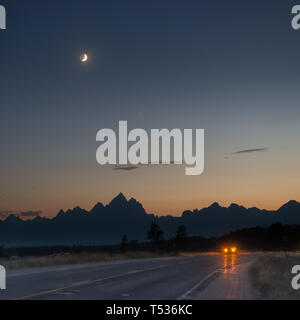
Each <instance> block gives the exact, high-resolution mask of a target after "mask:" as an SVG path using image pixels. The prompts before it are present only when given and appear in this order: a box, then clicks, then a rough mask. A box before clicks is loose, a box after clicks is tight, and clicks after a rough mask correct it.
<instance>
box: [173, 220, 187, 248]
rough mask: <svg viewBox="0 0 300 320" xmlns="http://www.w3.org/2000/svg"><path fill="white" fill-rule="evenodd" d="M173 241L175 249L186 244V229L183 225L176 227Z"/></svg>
mask: <svg viewBox="0 0 300 320" xmlns="http://www.w3.org/2000/svg"><path fill="white" fill-rule="evenodd" d="M175 243H176V248H177V250H183V249H186V245H187V231H186V227H185V226H184V225H181V226H179V227H178V228H177V231H176V236H175Z"/></svg>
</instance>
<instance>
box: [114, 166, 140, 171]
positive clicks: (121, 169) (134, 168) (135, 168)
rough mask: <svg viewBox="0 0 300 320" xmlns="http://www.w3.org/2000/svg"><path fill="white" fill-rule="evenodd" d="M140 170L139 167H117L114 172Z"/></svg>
mask: <svg viewBox="0 0 300 320" xmlns="http://www.w3.org/2000/svg"><path fill="white" fill-rule="evenodd" d="M137 169H140V167H138V166H115V167H114V170H120V171H132V170H137Z"/></svg>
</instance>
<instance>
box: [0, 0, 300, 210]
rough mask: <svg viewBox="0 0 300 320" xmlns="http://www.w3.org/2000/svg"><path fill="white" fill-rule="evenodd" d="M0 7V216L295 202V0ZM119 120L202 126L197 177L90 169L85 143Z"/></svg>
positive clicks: (21, 1)
mask: <svg viewBox="0 0 300 320" xmlns="http://www.w3.org/2000/svg"><path fill="white" fill-rule="evenodd" d="M0 2H1V4H2V5H5V6H6V10H7V28H8V29H7V30H6V31H0V110H1V117H0V148H1V166H0V212H1V211H12V212H24V211H25V212H27V211H31V210H33V211H43V214H44V215H47V216H53V215H55V214H56V213H57V212H58V210H59V209H61V208H62V209H67V208H73V207H75V206H81V207H83V208H86V209H90V208H91V207H92V206H93V205H94V204H95V203H96V202H103V203H107V202H109V201H110V200H111V199H112V198H113V197H114V196H115V195H117V194H118V193H119V192H120V191H122V192H123V193H124V194H125V195H127V196H128V197H135V198H136V199H138V200H139V201H140V202H142V203H143V205H144V207H145V209H146V210H147V211H148V212H153V213H156V214H160V215H161V214H173V215H179V214H181V212H182V211H183V210H185V209H194V208H202V207H205V206H208V205H209V204H211V203H212V202H215V201H217V202H219V203H220V204H222V205H228V204H230V203H232V202H234V203H239V204H242V205H245V206H247V207H250V206H257V207H261V208H267V209H274V208H278V207H279V206H280V205H281V204H283V203H284V202H286V201H288V200H291V199H295V200H300V170H299V158H300V148H299V137H300V108H299V104H300V81H299V80H300V78H299V77H300V76H299V68H300V67H299V54H300V31H298V32H297V31H294V30H293V29H292V28H291V18H292V15H291V13H290V12H291V9H292V6H293V5H295V4H297V1H287V0H277V1H266V0H264V1H262V0H253V1H241V0H239V1H238V0H217V1H208V0H207V1H204V0H203V1H199V0H197V1H177V0H172V1H161V0H160V1H158V0H152V1H141V0H134V1H127V0H115V1H111V0H110V1H99V0H85V1H75V0H72V1H67V0H51V1H48V0H43V1H40V0H26V1H25V0H9V1H5V0H1V1H0ZM85 51H87V52H88V53H89V55H90V61H89V63H88V64H85V65H83V64H81V63H80V61H79V56H80V54H81V53H82V52H85ZM119 120H128V124H129V128H132V129H133V128H144V129H147V130H148V129H150V128H169V129H172V128H177V127H178V128H182V129H183V128H201V129H202V128H204V129H205V130H206V137H205V143H206V147H205V151H206V156H205V157H206V159H205V160H206V164H205V173H204V174H203V175H202V176H199V177H188V176H185V174H184V167H182V166H179V167H178V166H167V167H165V166H164V167H163V166H158V167H157V166H154V167H152V166H147V167H144V168H141V169H138V170H132V171H119V170H117V171H116V170H113V167H111V166H108V167H101V166H99V165H98V164H97V162H96V156H95V155H96V149H97V146H98V144H97V143H96V140H95V137H96V133H97V131H98V130H99V129H101V128H117V125H118V121H119ZM257 148H267V150H266V151H265V152H258V151H256V152H254V151H253V152H246V153H239V154H234V153H235V152H238V151H241V150H250V149H257Z"/></svg>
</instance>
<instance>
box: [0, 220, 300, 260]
mask: <svg viewBox="0 0 300 320" xmlns="http://www.w3.org/2000/svg"><path fill="white" fill-rule="evenodd" d="M147 238H148V240H149V241H147V242H139V241H137V240H131V239H128V237H127V235H123V236H121V237H120V244H119V245H112V246H80V245H74V246H49V247H18V248H2V247H1V251H2V254H3V255H6V256H35V255H36V256H40V255H51V254H58V253H93V252H103V253H108V254H115V253H120V252H121V253H122V252H123V253H124V252H127V251H149V252H150V251H151V252H153V251H154V252H157V253H160V252H162V253H167V252H170V253H176V252H179V251H190V252H209V251H220V250H221V249H222V248H223V247H224V246H227V245H235V246H237V247H238V248H239V250H240V251H243V250H244V251H283V250H284V251H295V250H300V225H294V226H290V225H282V224H281V223H275V224H272V225H271V226H270V227H256V228H248V229H241V230H237V231H234V232H231V233H228V234H226V235H224V236H222V237H215V238H203V237H189V236H188V230H187V229H186V228H185V226H184V225H181V226H179V227H178V229H177V231H176V233H175V235H174V237H173V238H171V239H168V240H166V239H164V232H163V230H162V229H161V228H160V227H159V225H158V224H155V223H152V224H151V226H150V228H149V230H148V231H147Z"/></svg>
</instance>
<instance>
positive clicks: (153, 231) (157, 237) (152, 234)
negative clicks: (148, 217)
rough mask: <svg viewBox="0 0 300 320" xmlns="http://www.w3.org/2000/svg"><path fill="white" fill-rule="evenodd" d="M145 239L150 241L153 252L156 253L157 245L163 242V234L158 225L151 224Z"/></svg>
mask: <svg viewBox="0 0 300 320" xmlns="http://www.w3.org/2000/svg"><path fill="white" fill-rule="evenodd" d="M147 238H148V239H149V240H151V241H152V244H153V250H154V251H156V250H157V247H158V245H159V243H160V242H161V241H162V240H164V233H163V231H162V230H161V229H160V227H159V225H158V224H156V223H154V222H153V223H152V224H151V227H150V230H149V231H148V236H147Z"/></svg>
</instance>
